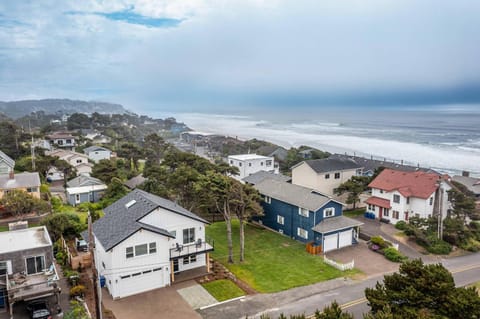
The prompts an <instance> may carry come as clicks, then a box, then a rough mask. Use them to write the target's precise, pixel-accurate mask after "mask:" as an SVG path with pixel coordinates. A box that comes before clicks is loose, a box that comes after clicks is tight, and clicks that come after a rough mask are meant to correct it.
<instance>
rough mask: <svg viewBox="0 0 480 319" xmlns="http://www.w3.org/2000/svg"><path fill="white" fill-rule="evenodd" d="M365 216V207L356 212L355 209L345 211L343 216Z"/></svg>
mask: <svg viewBox="0 0 480 319" xmlns="http://www.w3.org/2000/svg"><path fill="white" fill-rule="evenodd" d="M363 214H365V207H363V208H357V209H355V210H353V209H351V210H345V211H344V212H343V216H347V217H356V216H363Z"/></svg>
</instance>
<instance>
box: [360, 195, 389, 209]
mask: <svg viewBox="0 0 480 319" xmlns="http://www.w3.org/2000/svg"><path fill="white" fill-rule="evenodd" d="M365 203H367V204H370V205H375V206H379V207H383V208H389V209H390V208H392V206H391V205H390V201H389V200H388V199H384V198H380V197H376V196H372V197H370V198H369V199H367V200H366V201H365Z"/></svg>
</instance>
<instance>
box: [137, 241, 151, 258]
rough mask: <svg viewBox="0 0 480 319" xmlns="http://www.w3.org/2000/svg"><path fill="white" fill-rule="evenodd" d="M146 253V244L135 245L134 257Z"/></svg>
mask: <svg viewBox="0 0 480 319" xmlns="http://www.w3.org/2000/svg"><path fill="white" fill-rule="evenodd" d="M146 254H148V249H147V244H141V245H136V246H135V257H137V256H142V255H146Z"/></svg>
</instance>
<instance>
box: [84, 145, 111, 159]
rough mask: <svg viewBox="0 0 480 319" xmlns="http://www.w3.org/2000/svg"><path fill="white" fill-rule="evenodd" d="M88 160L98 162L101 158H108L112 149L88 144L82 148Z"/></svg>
mask: <svg viewBox="0 0 480 319" xmlns="http://www.w3.org/2000/svg"><path fill="white" fill-rule="evenodd" d="M83 152H84V153H85V155H87V156H88V158H89V159H90V160H92V161H93V162H95V163H98V162H99V161H101V160H104V159H106V160H108V159H110V157H111V156H112V151H110V150H109V149H107V148H105V147H101V146H90V147H87V148H86V149H84V150H83Z"/></svg>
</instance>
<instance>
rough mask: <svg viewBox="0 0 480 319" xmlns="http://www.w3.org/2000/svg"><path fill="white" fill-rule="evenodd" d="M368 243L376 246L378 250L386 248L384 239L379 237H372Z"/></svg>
mask: <svg viewBox="0 0 480 319" xmlns="http://www.w3.org/2000/svg"><path fill="white" fill-rule="evenodd" d="M370 242H371V243H372V244H374V245H378V246H379V247H380V248H385V247H387V246H388V245H387V243H386V242H385V239H383V238H382V237H380V236H373V237H372V238H370Z"/></svg>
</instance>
